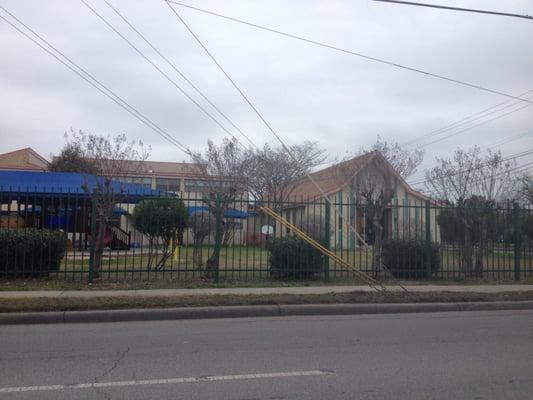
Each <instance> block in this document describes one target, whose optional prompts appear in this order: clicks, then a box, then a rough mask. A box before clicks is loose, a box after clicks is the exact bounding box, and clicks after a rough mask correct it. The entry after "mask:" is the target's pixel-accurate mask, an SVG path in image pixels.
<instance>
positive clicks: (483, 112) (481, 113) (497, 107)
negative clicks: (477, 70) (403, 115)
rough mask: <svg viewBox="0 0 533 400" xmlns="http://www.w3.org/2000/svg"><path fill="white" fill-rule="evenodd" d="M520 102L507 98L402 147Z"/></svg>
mask: <svg viewBox="0 0 533 400" xmlns="http://www.w3.org/2000/svg"><path fill="white" fill-rule="evenodd" d="M530 92H533V90H528V91H526V92H524V93H521V94H519V95H518V96H520V97H521V96H524V95H526V94H528V93H530ZM529 98H531V96H530V97H528V99H529ZM509 102H511V104H508V105H506V106H504V107H501V106H503V105H505V104H507V103H509ZM518 104H520V102H516V101H514V100H510V99H509V100H505V101H504V102H501V103H498V104H495V105H493V106H491V107H488V108H486V109H484V110H481V111H478V112H476V113H474V114H470V115H468V116H466V117H464V118H462V119H460V120H458V121H455V122H452V123H451V124H448V125H446V126H443V127H441V128H438V129H435V130H433V131H431V132H428V133H426V134H423V135H420V136H418V137H416V138H414V139H411V140H409V141H407V142H405V143H402V145H401V146H402V147H403V146H407V145H410V144H413V143H416V142H418V141H420V140H424V139H426V138H430V137H433V136H438V135H440V134H441V133H444V132H446V131H449V130H452V129H454V128H457V127H459V126H462V125H466V124H469V123H471V122H474V121H477V120H479V119H483V118H485V117H487V116H489V115H491V114H494V113H497V112H500V111H503V110H505V109H507V108H510V107H514V106H516V105H518ZM504 116H505V115H504ZM502 117H503V116H502Z"/></svg>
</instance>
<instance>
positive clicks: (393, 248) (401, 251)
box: [383, 239, 440, 279]
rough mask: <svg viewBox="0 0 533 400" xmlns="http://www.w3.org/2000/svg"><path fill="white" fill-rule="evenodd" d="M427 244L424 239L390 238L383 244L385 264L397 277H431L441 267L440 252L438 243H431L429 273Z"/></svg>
mask: <svg viewBox="0 0 533 400" xmlns="http://www.w3.org/2000/svg"><path fill="white" fill-rule="evenodd" d="M427 246H428V245H427V244H426V242H424V241H422V240H404V239H393V240H389V241H387V242H386V243H385V244H384V246H383V264H384V265H385V267H386V268H387V269H388V270H389V271H390V272H391V274H392V275H393V276H394V277H395V278H399V279H429V278H431V276H432V275H433V274H435V273H436V272H437V271H438V270H439V269H440V252H439V245H438V244H437V243H430V244H429V263H430V271H429V274H428V270H427V266H426V261H427V258H428V249H427Z"/></svg>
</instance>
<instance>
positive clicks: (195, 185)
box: [185, 179, 208, 193]
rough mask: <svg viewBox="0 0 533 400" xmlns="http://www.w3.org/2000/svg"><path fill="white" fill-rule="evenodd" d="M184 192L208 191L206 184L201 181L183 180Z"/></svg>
mask: <svg viewBox="0 0 533 400" xmlns="http://www.w3.org/2000/svg"><path fill="white" fill-rule="evenodd" d="M185 191H186V192H200V193H205V192H207V191H208V187H207V182H206V181H204V180H201V179H185Z"/></svg>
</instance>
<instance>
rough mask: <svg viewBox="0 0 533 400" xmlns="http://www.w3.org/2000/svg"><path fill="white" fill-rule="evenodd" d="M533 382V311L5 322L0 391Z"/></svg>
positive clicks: (527, 386)
mask: <svg viewBox="0 0 533 400" xmlns="http://www.w3.org/2000/svg"><path fill="white" fill-rule="evenodd" d="M532 393H533V312H532V311H505V312H462V313H435V314H396V315H373V316H342V317H293V318H258V319H232V320H230V319H225V320H191V321H164V322H135V323H108V324H64V325H61V324H59V325H26V326H3V327H0V399H217V400H218V399H235V400H258V399H264V400H281V399H287V400H295V399H321V400H322V399H328V400H329V399H380V400H382V399H410V400H413V399H455V400H457V399H498V400H500V399H506V400H508V399H524V400H525V399H531V398H533V394H532Z"/></svg>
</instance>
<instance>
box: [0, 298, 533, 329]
mask: <svg viewBox="0 0 533 400" xmlns="http://www.w3.org/2000/svg"><path fill="white" fill-rule="evenodd" d="M499 310H533V301H494V302H465V303H387V304H285V305H261V306H220V307H182V308H142V309H126V310H92V311H59V312H57V311H52V312H29V313H0V325H22V324H55V323H80V322H85V323H87V322H126V321H163V320H185V319H207V318H250V317H254V318H256V317H280V316H281V317H283V316H298V315H301V316H304V315H362V314H396V313H423V312H446V311H499Z"/></svg>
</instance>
